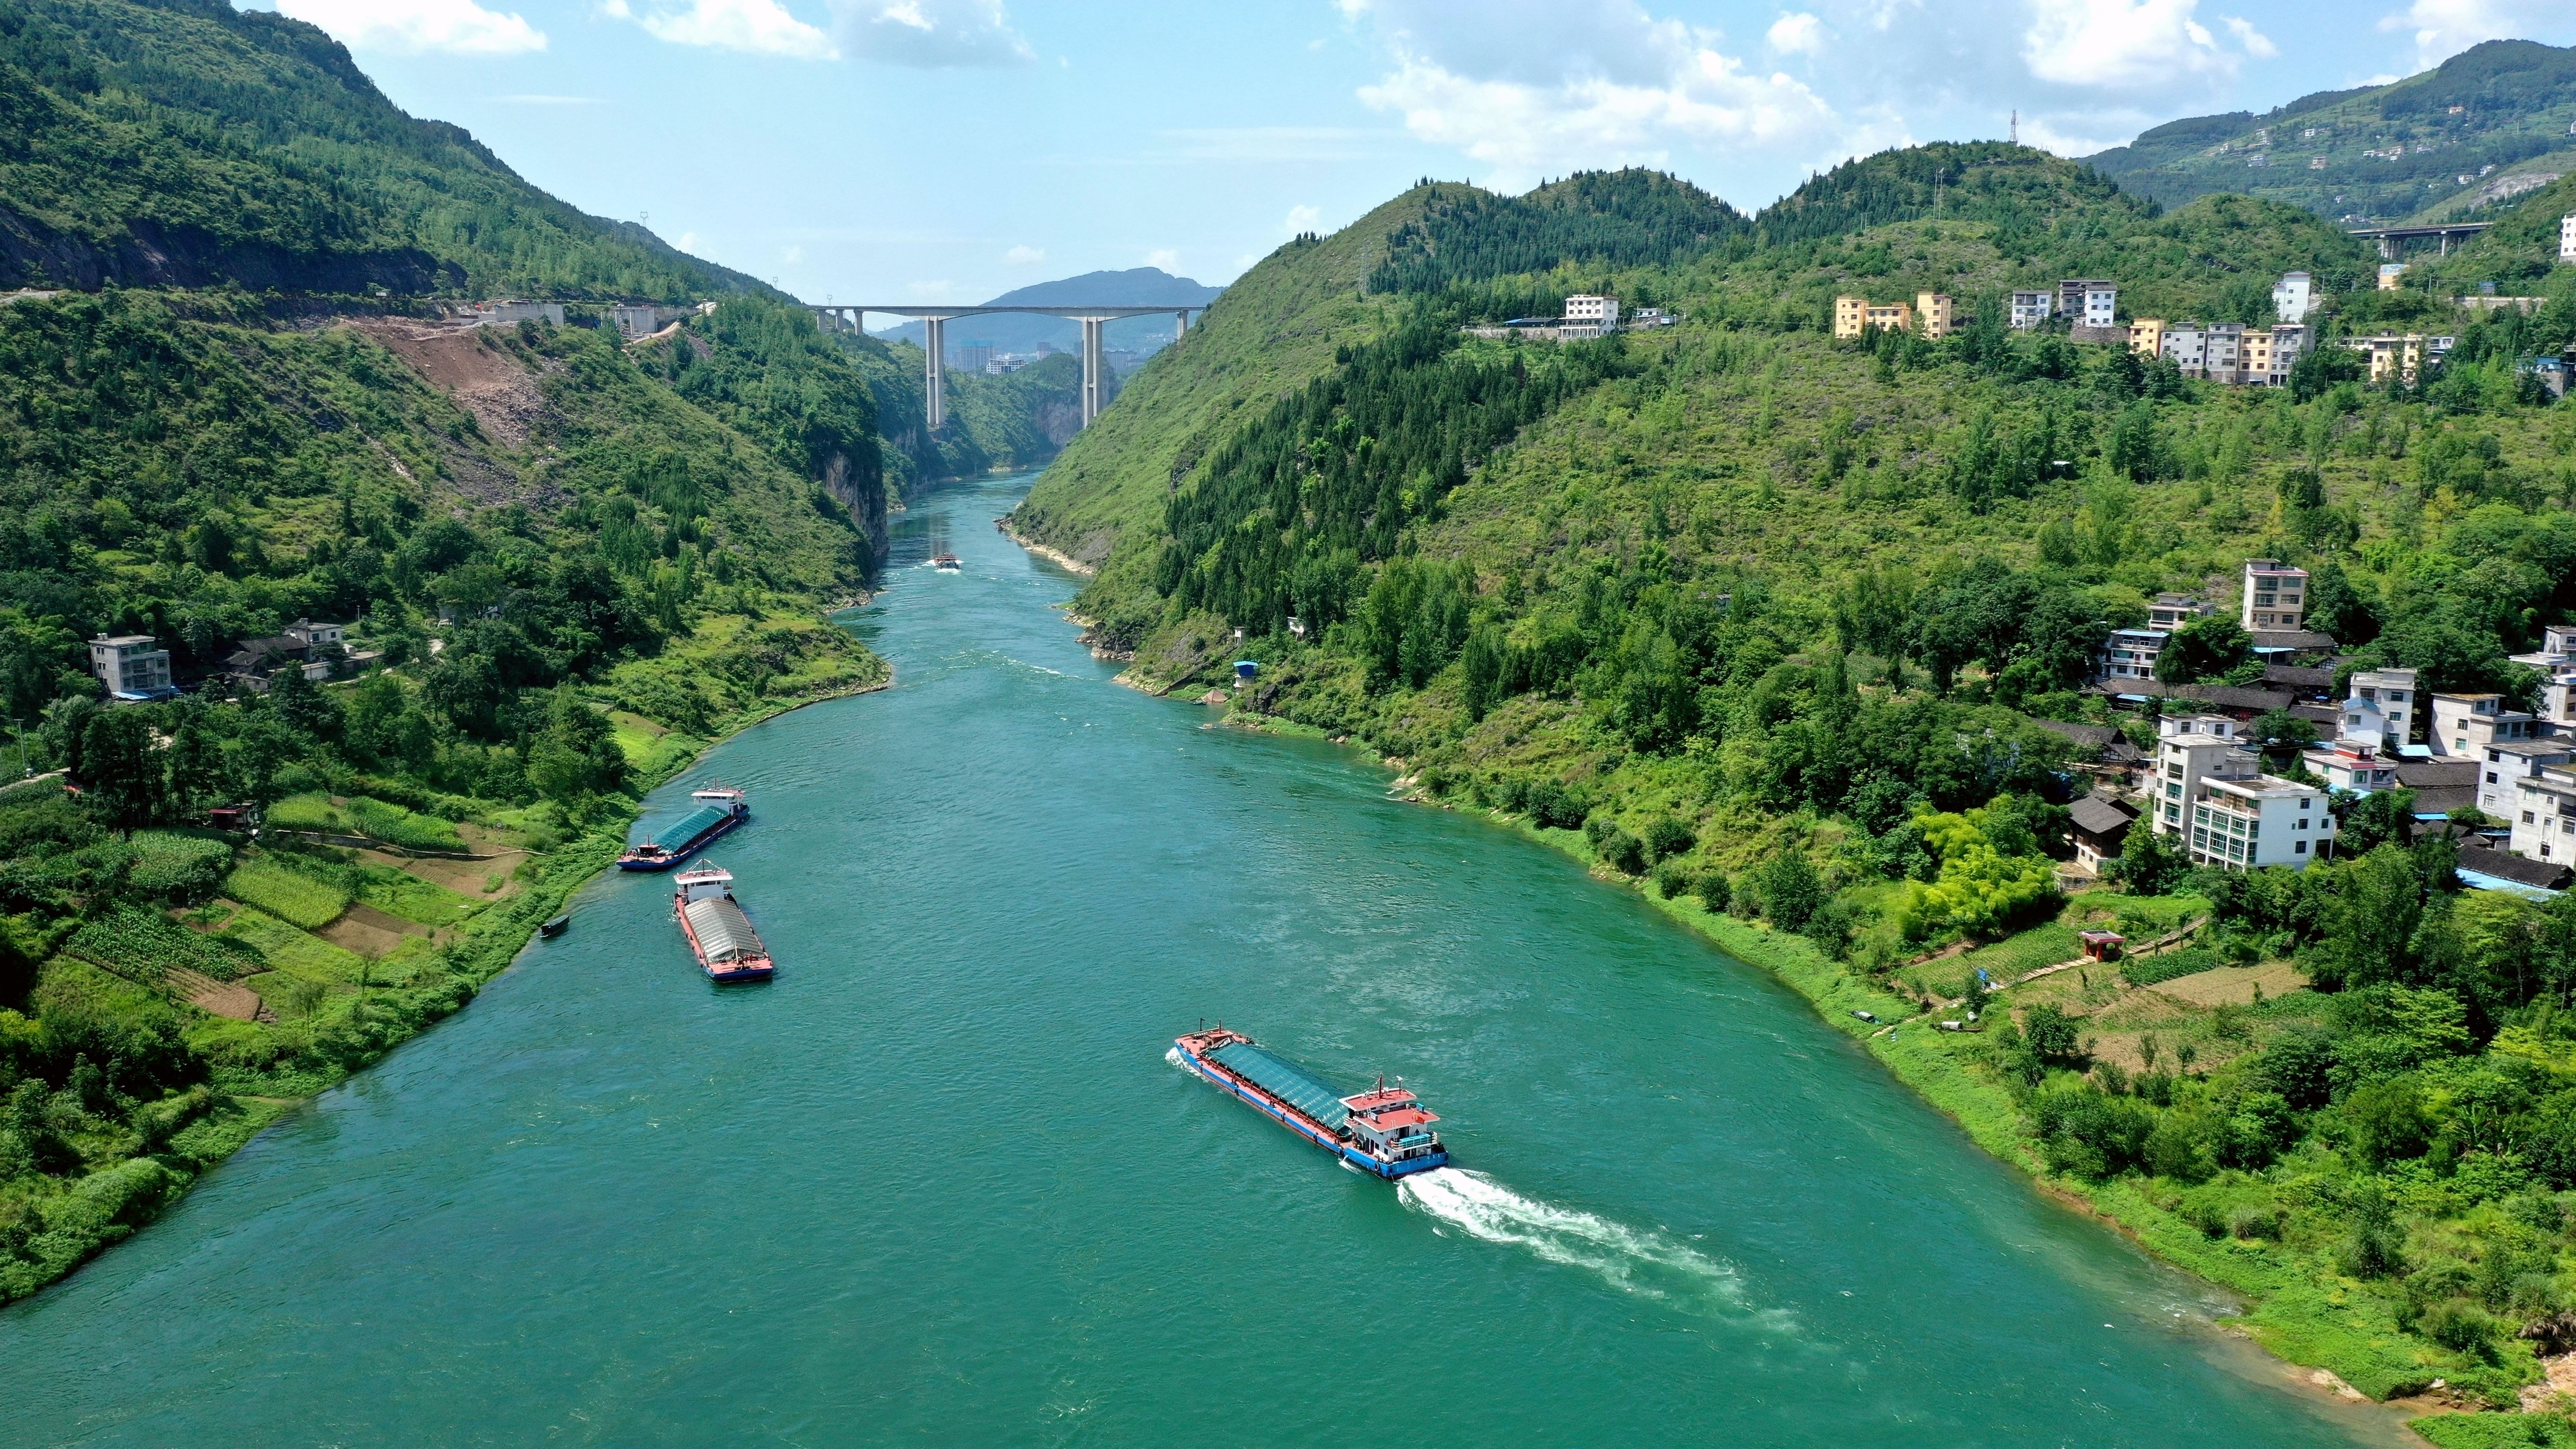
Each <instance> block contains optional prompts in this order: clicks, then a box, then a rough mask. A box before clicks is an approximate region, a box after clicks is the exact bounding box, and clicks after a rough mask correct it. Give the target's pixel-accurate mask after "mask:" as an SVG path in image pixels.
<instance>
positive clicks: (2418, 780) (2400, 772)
mask: <svg viewBox="0 0 2576 1449" xmlns="http://www.w3.org/2000/svg"><path fill="white" fill-rule="evenodd" d="M2397 783H2398V784H2400V785H2403V786H2405V787H2406V788H2407V789H2409V790H2458V789H2464V788H2465V789H2467V790H2469V791H2471V792H2472V793H2474V792H2475V791H2476V789H2477V787H2478V762H2477V761H2475V760H2406V761H2402V762H2400V763H2399V764H2398V766H2397Z"/></svg>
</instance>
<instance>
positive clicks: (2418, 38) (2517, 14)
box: [2379, 0, 2567, 68]
mask: <svg viewBox="0 0 2576 1449" xmlns="http://www.w3.org/2000/svg"><path fill="white" fill-rule="evenodd" d="M2566 23H2567V8H2566V6H2565V5H2564V4H2563V3H2561V0H2415V3H2413V4H2412V5H2409V6H2408V7H2407V8H2406V10H2405V11H2404V12H2403V13H2402V14H2397V15H2391V16H2388V17H2387V18H2386V19H2383V20H2381V21H2380V22H2379V28H2380V29H2382V30H2412V31H2414V32H2415V63H2416V64H2417V65H2418V66H2420V67H2426V68H2429V67H2432V66H2437V65H2440V64H2441V63H2442V62H2444V61H2446V60H2449V59H2450V58H2451V57H2452V56H2455V55H2457V54H2459V53H2460V52H2461V51H2464V50H2466V49H2468V48H2469V47H2470V46H2472V45H2475V44H2477V43H2478V42H2479V41H2481V40H2504V39H2511V38H2523V39H2537V38H2539V37H2540V36H2541V35H2542V34H2544V33H2546V32H2548V31H2552V30H2564V28H2565V27H2566Z"/></svg>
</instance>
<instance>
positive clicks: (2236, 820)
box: [2190, 775, 2335, 870]
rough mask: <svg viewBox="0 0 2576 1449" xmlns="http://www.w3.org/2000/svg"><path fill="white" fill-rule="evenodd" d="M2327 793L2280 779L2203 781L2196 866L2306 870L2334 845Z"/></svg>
mask: <svg viewBox="0 0 2576 1449" xmlns="http://www.w3.org/2000/svg"><path fill="white" fill-rule="evenodd" d="M2334 829H2335V821H2334V814H2333V812H2331V811H2329V810H2328V809H2326V792H2325V791H2323V790H2320V789H2318V788H2317V787H2316V786H2314V785H2302V784H2300V783H2299V782H2297V781H2295V780H2284V779H2282V778H2281V777H2280V776H2278V775H2255V776H2253V777H2252V778H2250V779H2210V780H2206V781H2203V782H2202V784H2201V787H2200V793H2199V795H2198V796H2196V797H2195V798H2194V799H2193V801H2192V805H2191V842H2190V850H2191V859H2192V863H2193V864H2195V865H2223V866H2228V867H2232V868H2234V869H2237V870H2251V869H2253V868H2255V867H2257V866H2265V865H2283V866H2288V867H2289V868H2290V869H2292V870H2302V869H2305V868H2306V866H2307V864H2308V862H2310V861H2312V860H2316V859H2319V858H2321V857H2323V856H2324V855H2326V854H2327V853H2328V849H2329V847H2330V846H2331V845H2332V843H2333V841H2334Z"/></svg>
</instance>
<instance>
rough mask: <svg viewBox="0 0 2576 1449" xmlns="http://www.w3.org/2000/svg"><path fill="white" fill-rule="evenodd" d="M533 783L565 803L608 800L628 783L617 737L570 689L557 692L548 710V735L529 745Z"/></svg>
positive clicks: (538, 788) (602, 719)
mask: <svg viewBox="0 0 2576 1449" xmlns="http://www.w3.org/2000/svg"><path fill="white" fill-rule="evenodd" d="M528 782H529V783H530V784H532V785H534V786H536V787H537V790H538V792H539V793H541V794H543V795H545V796H546V797H548V798H549V799H554V800H563V801H571V800H577V799H580V798H581V797H582V796H584V795H605V794H607V793H609V792H610V791H612V790H615V789H617V788H618V787H619V786H621V785H623V784H624V783H625V782H626V754H625V752H624V751H623V750H621V749H619V748H618V747H617V732H616V731H615V730H614V729H612V728H611V727H610V726H609V723H608V720H607V718H606V717H605V716H603V715H602V714H600V712H599V711H597V710H595V709H592V708H591V707H590V705H589V703H588V702H587V701H585V700H583V699H582V697H581V696H580V694H578V693H577V692H575V691H574V689H573V688H572V686H570V685H561V686H558V687H557V688H556V689H555V691H554V693H553V695H552V697H551V698H550V699H549V700H548V701H547V705H546V728H545V731H544V733H542V734H540V735H538V736H537V737H536V738H535V739H533V740H531V741H529V743H528Z"/></svg>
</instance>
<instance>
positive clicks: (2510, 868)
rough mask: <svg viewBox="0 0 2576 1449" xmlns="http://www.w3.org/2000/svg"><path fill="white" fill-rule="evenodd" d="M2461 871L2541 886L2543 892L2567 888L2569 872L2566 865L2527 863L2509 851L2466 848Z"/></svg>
mask: <svg viewBox="0 0 2576 1449" xmlns="http://www.w3.org/2000/svg"><path fill="white" fill-rule="evenodd" d="M2460 869H2462V870H2473V871H2476V872H2477V873H2478V874H2480V875H2491V876H2494V877H2495V878H2496V879H2498V880H2509V881H2512V882H2513V883H2514V884H2516V885H2527V886H2538V887H2540V888H2541V889H2542V890H2551V891H2554V890H2564V889H2566V888H2567V877H2568V869H2567V865H2566V863H2565V862H2564V861H2555V860H2526V859H2524V858H2523V857H2522V856H2519V855H2515V854H2512V853H2511V852H2509V851H2502V850H2490V849H2488V848H2486V847H2485V846H2474V845H2473V846H2467V847H2463V848H2462V849H2461V851H2460Z"/></svg>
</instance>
